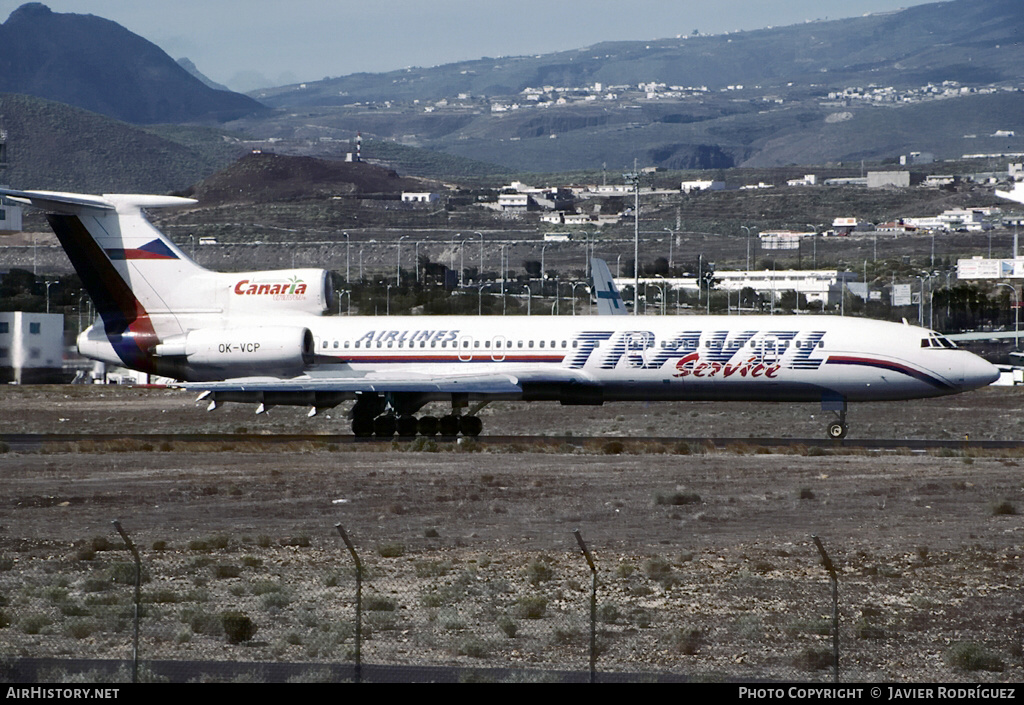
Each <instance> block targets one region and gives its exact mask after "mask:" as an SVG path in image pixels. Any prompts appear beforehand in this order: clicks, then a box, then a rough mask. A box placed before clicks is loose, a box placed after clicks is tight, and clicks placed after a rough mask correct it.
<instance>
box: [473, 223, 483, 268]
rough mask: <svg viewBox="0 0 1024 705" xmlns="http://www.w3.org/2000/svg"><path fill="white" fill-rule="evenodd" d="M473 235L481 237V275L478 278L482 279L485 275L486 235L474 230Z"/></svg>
mask: <svg viewBox="0 0 1024 705" xmlns="http://www.w3.org/2000/svg"><path fill="white" fill-rule="evenodd" d="M473 234H474V235H479V236H480V273H479V274H478V275H477V276H480V277H482V276H483V274H484V234H483V233H482V232H480V231H479V230H474V231H473Z"/></svg>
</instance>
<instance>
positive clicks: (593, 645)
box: [572, 529, 597, 683]
mask: <svg viewBox="0 0 1024 705" xmlns="http://www.w3.org/2000/svg"><path fill="white" fill-rule="evenodd" d="M572 533H573V535H574V536H575V537H576V542H577V543H578V544H579V545H580V550H581V551H583V556H584V558H586V559H587V565H589V566H590V682H591V683H596V682H597V566H595V565H594V558H593V557H592V556H591V555H590V551H589V550H588V549H587V544H585V543H584V542H583V536H581V535H580V530H579V529H573V531H572Z"/></svg>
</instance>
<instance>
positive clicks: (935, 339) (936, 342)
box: [921, 333, 956, 350]
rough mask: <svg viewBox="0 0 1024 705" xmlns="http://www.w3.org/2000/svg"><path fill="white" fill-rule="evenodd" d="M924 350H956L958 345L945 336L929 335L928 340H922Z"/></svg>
mask: <svg viewBox="0 0 1024 705" xmlns="http://www.w3.org/2000/svg"><path fill="white" fill-rule="evenodd" d="M921 347H922V348H945V349H947V350H956V343H954V342H953V341H952V340H950V339H949V338H947V337H946V336H944V335H939V334H938V333H929V334H928V337H927V338H921Z"/></svg>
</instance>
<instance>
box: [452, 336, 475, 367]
mask: <svg viewBox="0 0 1024 705" xmlns="http://www.w3.org/2000/svg"><path fill="white" fill-rule="evenodd" d="M455 344H456V345H458V346H459V360H460V361H462V362H469V361H470V360H472V359H473V336H471V335H463V336H460V337H459V339H458V340H457V341H455Z"/></svg>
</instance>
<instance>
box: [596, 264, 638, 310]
mask: <svg viewBox="0 0 1024 705" xmlns="http://www.w3.org/2000/svg"><path fill="white" fill-rule="evenodd" d="M590 269H591V271H592V272H593V274H594V294H595V296H596V297H597V314H598V315H599V316H624V315H626V314H628V313H629V312H628V311H626V305H625V304H624V303H623V301H622V295H621V294H619V290H618V289H617V288H616V286H615V281H614V280H613V279H612V272H611V270H610V269H609V268H608V263H607V262H605V261H604V260H603V259H598V258H596V257H594V258H593V259H591V260H590Z"/></svg>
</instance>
